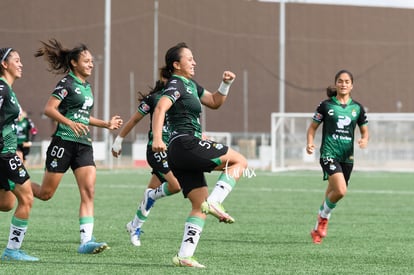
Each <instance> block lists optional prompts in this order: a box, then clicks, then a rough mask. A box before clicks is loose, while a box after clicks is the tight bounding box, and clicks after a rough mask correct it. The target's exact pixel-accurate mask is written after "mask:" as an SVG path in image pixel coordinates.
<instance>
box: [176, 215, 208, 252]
mask: <svg viewBox="0 0 414 275" xmlns="http://www.w3.org/2000/svg"><path fill="white" fill-rule="evenodd" d="M204 223H205V220H203V219H202V218H199V217H194V216H190V217H188V218H187V220H186V222H185V225H184V236H183V240H182V242H181V247H180V251H179V252H178V257H192V256H193V255H194V252H195V250H196V248H197V244H198V241H199V240H200V235H201V232H202V231H203V227H204Z"/></svg>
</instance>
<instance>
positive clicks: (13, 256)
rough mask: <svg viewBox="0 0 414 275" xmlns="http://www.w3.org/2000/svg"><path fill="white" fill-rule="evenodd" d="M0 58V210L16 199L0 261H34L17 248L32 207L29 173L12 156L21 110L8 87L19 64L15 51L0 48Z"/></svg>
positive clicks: (10, 206)
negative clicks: (15, 122) (16, 121)
mask: <svg viewBox="0 0 414 275" xmlns="http://www.w3.org/2000/svg"><path fill="white" fill-rule="evenodd" d="M0 59H1V64H0V117H1V119H0V171H1V173H0V210H1V211H4V212H8V211H10V210H12V209H13V208H14V204H15V202H16V198H17V207H16V210H15V212H14V215H13V217H12V219H11V224H10V233H9V239H8V243H7V247H6V249H5V250H4V251H3V254H2V255H1V260H3V261H7V260H16V261H38V260H39V259H38V258H36V257H33V256H29V255H27V254H26V253H25V252H23V251H22V250H21V249H20V248H21V246H22V242H23V239H24V236H25V235H26V231H27V224H28V222H29V215H30V211H31V209H32V204H33V193H32V188H31V185H30V179H29V178H30V176H29V173H28V172H27V170H26V168H25V167H24V165H23V160H22V159H21V158H19V157H18V156H17V154H16V148H17V136H16V131H15V129H14V127H15V126H14V121H15V120H16V118H17V117H18V116H19V113H20V109H21V108H20V105H19V102H18V100H17V97H16V94H15V93H14V91H13V89H12V86H13V83H14V81H15V80H16V79H19V78H21V77H22V68H23V65H22V62H21V60H20V56H19V54H18V52H17V51H15V50H13V49H12V48H1V49H0Z"/></svg>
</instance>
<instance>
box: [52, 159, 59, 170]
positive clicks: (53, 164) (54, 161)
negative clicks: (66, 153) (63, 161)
mask: <svg viewBox="0 0 414 275" xmlns="http://www.w3.org/2000/svg"><path fill="white" fill-rule="evenodd" d="M50 166H51V167H52V168H56V167H57V166H58V163H57V159H54V160H53V161H52V162H51V163H50Z"/></svg>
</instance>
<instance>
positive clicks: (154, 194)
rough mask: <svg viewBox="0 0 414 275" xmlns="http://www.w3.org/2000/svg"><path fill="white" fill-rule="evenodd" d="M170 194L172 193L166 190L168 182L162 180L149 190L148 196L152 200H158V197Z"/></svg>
mask: <svg viewBox="0 0 414 275" xmlns="http://www.w3.org/2000/svg"><path fill="white" fill-rule="evenodd" d="M171 195H172V193H171V192H170V191H168V182H163V183H162V184H161V185H160V186H158V187H157V188H155V189H153V190H151V191H150V192H149V196H150V197H151V199H153V200H158V199H160V198H163V197H168V196H171Z"/></svg>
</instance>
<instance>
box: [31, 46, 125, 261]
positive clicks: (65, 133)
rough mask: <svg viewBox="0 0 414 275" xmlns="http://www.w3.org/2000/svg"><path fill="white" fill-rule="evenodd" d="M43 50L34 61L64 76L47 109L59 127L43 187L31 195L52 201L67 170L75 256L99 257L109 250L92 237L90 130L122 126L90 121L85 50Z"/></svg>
mask: <svg viewBox="0 0 414 275" xmlns="http://www.w3.org/2000/svg"><path fill="white" fill-rule="evenodd" d="M42 44H43V47H41V48H40V49H39V50H38V51H37V52H36V53H35V57H40V56H44V57H45V59H46V61H47V62H48V63H49V66H50V70H51V71H53V72H55V73H56V74H66V75H65V76H64V77H63V78H62V79H61V80H60V81H59V82H58V84H57V85H56V88H55V90H54V91H53V93H52V95H51V96H50V98H49V100H48V102H47V103H46V106H45V110H44V113H45V115H46V116H48V117H50V118H51V119H53V120H55V121H56V122H57V127H56V131H55V133H54V134H53V136H52V140H51V142H50V144H49V147H48V149H47V152H46V161H45V172H44V175H43V181H42V184H41V185H39V184H36V183H32V189H33V194H34V196H35V197H36V198H38V199H40V200H44V201H46V200H49V199H51V198H52V197H53V195H54V194H55V191H56V189H57V188H58V186H59V183H60V181H61V180H62V177H63V175H64V174H65V172H66V171H67V170H68V169H69V167H70V168H71V169H72V170H73V173H74V175H75V178H76V182H77V184H78V188H79V193H80V198H81V201H80V207H79V223H80V230H79V232H80V245H79V248H78V252H79V253H81V254H96V253H100V252H102V251H104V250H105V249H107V248H109V246H108V245H107V243H105V242H96V240H95V238H94V237H93V234H92V233H93V227H94V194H95V181H96V167H95V161H94V158H93V148H92V140H91V136H90V133H89V125H91V126H96V127H101V128H107V129H109V130H113V129H118V128H119V127H121V125H122V120H121V118H120V117H119V116H114V117H112V119H111V120H110V121H103V120H100V119H97V118H95V117H92V116H91V115H90V114H91V110H92V107H93V94H92V90H91V86H90V84H89V83H88V82H87V81H86V79H87V78H88V77H89V76H90V75H91V73H92V69H93V57H92V54H91V52H90V51H89V50H88V48H87V47H86V46H85V45H83V44H81V45H79V46H77V47H75V48H73V49H66V48H63V46H62V44H61V43H60V42H58V41H57V40H55V39H52V40H49V43H45V42H42Z"/></svg>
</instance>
